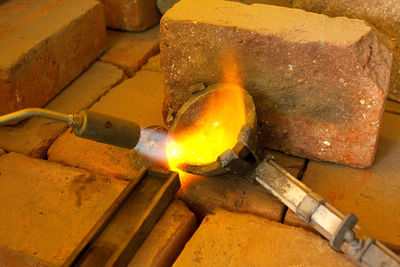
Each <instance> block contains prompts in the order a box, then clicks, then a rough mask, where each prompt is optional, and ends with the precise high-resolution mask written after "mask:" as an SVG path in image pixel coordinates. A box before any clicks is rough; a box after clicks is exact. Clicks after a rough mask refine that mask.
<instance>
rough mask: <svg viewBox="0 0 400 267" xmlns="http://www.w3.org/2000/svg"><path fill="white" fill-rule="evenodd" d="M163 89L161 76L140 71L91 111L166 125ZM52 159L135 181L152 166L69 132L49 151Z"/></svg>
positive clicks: (132, 154)
mask: <svg viewBox="0 0 400 267" xmlns="http://www.w3.org/2000/svg"><path fill="white" fill-rule="evenodd" d="M163 90H164V88H163V75H162V74H161V73H157V72H151V71H139V72H137V73H136V75H135V76H134V77H133V78H131V79H127V80H125V81H124V82H122V83H121V84H119V85H118V86H116V87H114V88H112V89H111V90H110V91H109V92H108V93H107V94H106V95H105V96H103V97H102V98H101V99H100V101H99V102H97V103H96V104H94V105H93V107H92V108H91V109H92V110H94V111H98V112H102V113H105V114H109V115H111V116H115V117H119V118H122V119H126V120H131V121H134V122H137V123H139V125H140V126H141V127H148V126H152V125H161V126H162V125H164V122H163V119H162V114H161V109H162V102H163V98H164V92H163ZM48 159H49V160H50V161H56V162H60V163H62V164H66V165H69V166H75V167H80V168H83V169H87V170H89V171H91V172H93V173H101V174H105V175H112V176H116V177H118V178H121V179H132V178H133V177H135V175H136V174H137V172H138V171H139V170H140V168H141V167H142V166H144V165H149V164H151V163H150V162H149V161H148V160H147V159H146V158H145V157H141V156H140V155H138V154H137V153H135V152H133V151H130V150H127V149H123V148H118V147H113V146H111V145H105V144H101V143H96V142H94V141H90V140H86V139H82V138H79V137H76V136H75V135H73V134H72V133H70V132H69V131H68V132H66V133H64V134H63V135H62V136H61V137H59V138H58V139H57V140H56V141H55V142H54V143H53V145H52V146H51V147H50V148H49V150H48Z"/></svg>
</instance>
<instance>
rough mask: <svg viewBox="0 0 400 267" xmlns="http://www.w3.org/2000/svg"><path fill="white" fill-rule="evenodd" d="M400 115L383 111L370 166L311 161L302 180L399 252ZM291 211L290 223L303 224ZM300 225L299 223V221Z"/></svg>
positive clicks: (375, 236) (367, 231)
mask: <svg viewBox="0 0 400 267" xmlns="http://www.w3.org/2000/svg"><path fill="white" fill-rule="evenodd" d="M399 158H400V116H399V115H395V114H390V113H385V114H384V120H383V129H382V134H381V138H380V142H379V146H378V151H377V155H376V160H375V162H374V164H373V165H372V167H371V168H369V169H367V170H357V169H352V168H348V167H345V166H338V165H334V164H328V163H318V162H313V161H310V163H309V164H308V167H307V170H306V172H305V173H304V177H303V179H302V182H304V183H305V184H306V185H308V186H309V187H310V188H311V189H312V190H313V191H315V192H316V193H318V194H319V195H321V196H322V197H323V198H325V199H326V200H327V201H328V202H329V203H331V204H333V205H334V206H335V208H337V209H338V210H340V211H341V212H342V213H343V214H347V213H350V212H351V213H354V214H355V215H357V216H358V218H359V225H360V226H361V227H362V228H363V230H365V232H366V233H368V234H369V235H371V236H372V237H373V238H376V239H378V240H380V241H382V242H383V243H385V244H386V245H388V247H390V248H391V249H393V250H395V251H396V252H398V253H399V252H400V205H399V203H400V165H399ZM294 217H295V215H294V214H293V213H292V212H288V213H287V215H286V218H285V221H286V222H287V223H290V224H292V223H296V222H298V223H300V222H301V221H300V220H299V219H298V218H294ZM298 225H300V224H298Z"/></svg>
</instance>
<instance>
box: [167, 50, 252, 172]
mask: <svg viewBox="0 0 400 267" xmlns="http://www.w3.org/2000/svg"><path fill="white" fill-rule="evenodd" d="M239 80H240V79H239V75H238V71H237V64H236V62H235V61H234V60H232V58H227V60H226V61H225V64H223V77H222V82H224V83H225V84H224V89H223V90H221V91H219V92H218V94H215V96H213V97H212V98H210V99H208V101H207V103H206V104H205V105H204V108H205V112H204V113H203V115H202V117H201V119H197V120H196V121H194V122H193V124H192V125H191V126H190V127H188V128H187V129H185V130H184V131H180V132H178V133H175V134H174V135H173V136H171V138H170V140H169V141H168V142H167V145H166V157H167V161H168V164H169V166H170V168H171V169H172V170H175V171H178V166H179V165H181V164H192V165H203V164H207V163H211V162H214V161H216V160H217V157H218V156H219V155H221V154H222V153H223V152H225V151H226V150H227V149H231V148H233V147H234V146H235V144H236V143H237V138H238V134H239V132H240V129H241V128H242V126H243V125H244V124H245V123H246V110H245V104H244V100H243V94H242V89H241V86H240V81H239Z"/></svg>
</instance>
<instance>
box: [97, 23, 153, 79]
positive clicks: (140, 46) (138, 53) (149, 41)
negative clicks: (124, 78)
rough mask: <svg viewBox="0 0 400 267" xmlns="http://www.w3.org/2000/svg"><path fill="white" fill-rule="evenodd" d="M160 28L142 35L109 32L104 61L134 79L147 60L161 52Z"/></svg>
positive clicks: (102, 58)
mask: <svg viewBox="0 0 400 267" xmlns="http://www.w3.org/2000/svg"><path fill="white" fill-rule="evenodd" d="M159 31H160V28H159V26H155V27H153V28H151V29H150V30H147V31H146V32H142V33H132V32H118V31H111V30H109V31H107V37H108V40H107V52H106V53H105V54H104V55H103V56H102V57H101V60H102V61H105V62H109V63H112V64H114V65H117V66H119V67H121V68H122V69H123V70H124V71H125V73H126V74H127V75H128V76H129V77H132V76H133V75H134V74H135V72H136V71H137V70H139V68H140V66H141V65H143V64H144V63H146V61H147V59H148V58H149V57H151V56H154V55H155V54H157V53H158V52H159V51H160V48H159Z"/></svg>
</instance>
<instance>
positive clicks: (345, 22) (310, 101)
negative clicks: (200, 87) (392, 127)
mask: <svg viewBox="0 0 400 267" xmlns="http://www.w3.org/2000/svg"><path fill="white" fill-rule="evenodd" d="M160 27H161V35H160V49H161V58H160V61H161V67H162V68H163V70H164V71H165V73H166V85H167V86H168V87H169V90H167V95H166V105H165V106H166V109H165V110H164V115H165V116H166V117H167V116H168V114H172V113H173V112H174V111H176V110H177V109H178V108H179V107H180V106H181V105H182V104H183V103H184V102H185V100H187V99H188V98H189V97H190V90H188V88H189V87H190V85H192V84H195V83H198V82H199V81H202V82H204V83H206V84H212V83H216V82H220V81H222V75H223V71H224V65H225V66H228V67H230V68H232V66H236V68H237V70H238V73H240V77H238V78H239V79H241V80H242V81H243V84H244V87H245V88H246V89H247V90H248V91H249V92H250V94H251V95H252V96H253V97H254V101H255V104H256V108H257V113H258V114H257V115H258V121H259V125H260V130H261V134H262V137H263V138H262V141H263V142H264V144H265V146H266V147H268V148H272V149H276V150H281V151H284V152H286V153H289V154H293V155H297V156H301V157H307V158H312V159H317V160H324V161H334V162H338V163H341V164H346V165H350V166H353V167H367V166H369V165H370V164H371V163H372V161H373V158H374V154H375V149H376V142H377V137H378V134H379V129H380V125H381V115H382V112H383V108H384V101H385V98H386V93H387V91H388V84H389V78H390V71H391V69H390V65H391V58H392V57H391V54H390V53H389V51H388V50H387V49H386V48H385V47H384V46H383V45H382V44H381V43H380V42H379V41H378V38H377V36H376V35H375V33H374V31H373V30H372V29H371V28H370V27H369V26H367V24H366V23H364V22H363V21H361V20H350V19H347V18H343V17H342V18H329V17H327V16H325V15H320V14H314V13H310V12H305V11H303V10H298V9H290V8H284V7H278V6H270V5H262V4H252V5H245V4H242V3H235V2H230V1H212V0H207V1H201V2H199V1H195V0H183V1H180V2H179V3H178V4H176V5H175V6H174V7H173V8H172V9H170V10H169V11H168V12H167V13H166V14H165V15H164V16H163V19H162V22H161V26H160ZM228 67H227V68H228ZM230 74H231V73H230ZM228 76H229V75H228Z"/></svg>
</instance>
